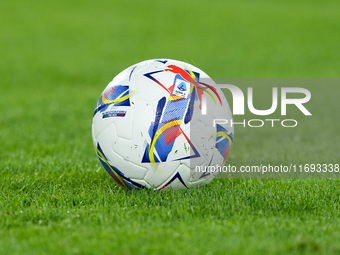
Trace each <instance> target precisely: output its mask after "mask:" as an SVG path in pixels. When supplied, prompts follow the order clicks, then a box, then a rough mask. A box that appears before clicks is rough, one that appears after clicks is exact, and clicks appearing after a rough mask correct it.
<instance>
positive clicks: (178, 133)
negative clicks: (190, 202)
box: [92, 59, 233, 190]
mask: <svg viewBox="0 0 340 255" xmlns="http://www.w3.org/2000/svg"><path fill="white" fill-rule="evenodd" d="M202 100H204V104H205V105H203V104H202ZM202 106H204V107H205V109H206V111H207V114H206V115H204V114H202V112H201V110H202ZM231 118H232V117H231V111H230V108H229V105H228V102H227V100H226V99H225V97H224V95H223V93H222V92H221V90H220V89H218V88H216V84H215V83H214V82H213V80H212V79H210V78H209V76H208V75H207V74H206V73H204V72H203V71H202V70H200V69H198V68H196V67H194V66H192V65H190V64H187V63H184V62H181V61H176V60H171V59H154V60H147V61H143V62H140V63H138V64H135V65H133V66H131V67H129V68H127V69H125V70H124V71H122V72H121V73H119V74H118V75H117V76H116V77H115V78H114V79H113V80H112V81H111V82H110V83H109V84H108V85H107V87H106V88H105V90H104V91H103V93H102V94H101V96H100V97H99V100H98V103H97V105H96V108H95V112H94V116H93V123H92V137H93V143H94V146H95V149H96V152H97V156H98V158H99V160H100V162H101V163H102V165H103V167H104V168H105V170H106V171H107V172H108V173H109V174H110V176H111V177H112V178H113V179H114V180H115V181H116V182H117V183H118V184H120V185H122V186H124V187H128V188H144V187H146V188H152V189H155V190H161V189H164V188H170V187H171V188H173V189H181V188H191V187H194V186H198V185H204V184H207V183H209V182H210V181H211V180H212V179H213V178H214V177H215V176H216V175H217V173H218V171H216V170H217V169H218V168H217V167H216V166H217V165H219V166H223V165H224V163H225V161H226V160H227V157H228V155H229V152H230V149H231V146H232V142H233V128H232V127H230V125H214V119H224V120H225V119H229V120H231ZM229 123H230V121H229ZM215 167H216V168H215ZM211 169H214V170H213V171H211Z"/></svg>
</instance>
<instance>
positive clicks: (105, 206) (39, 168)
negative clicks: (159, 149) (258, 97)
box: [0, 0, 340, 254]
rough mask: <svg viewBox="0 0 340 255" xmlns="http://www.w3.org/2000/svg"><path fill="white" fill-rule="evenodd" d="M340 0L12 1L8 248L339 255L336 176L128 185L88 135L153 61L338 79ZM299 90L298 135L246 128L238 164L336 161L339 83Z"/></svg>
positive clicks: (2, 203) (2, 101)
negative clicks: (116, 94)
mask: <svg viewBox="0 0 340 255" xmlns="http://www.w3.org/2000/svg"><path fill="white" fill-rule="evenodd" d="M339 5H340V3H339V2H338V1H335V0H334V1H323V2H319V1H280V2H275V1H267V0H266V1H265V0H262V1H251V0H243V1H237V2H231V1H208V2H206V1H185V2H181V1H140V2H137V1H135V2H134V1H124V2H122V1H105V0H100V1H58V2H53V3H41V2H39V1H35V0H34V1H24V0H20V1H8V0H5V1H2V2H1V4H0V109H1V115H0V143H1V146H0V254H178V253H182V254H189V253H193V254H338V253H340V245H339V243H338V242H337V240H339V238H340V232H339V229H340V220H339V219H340V217H339V216H340V211H339V205H340V203H339V198H340V183H339V180H337V179H216V180H214V181H213V182H212V183H211V184H209V185H208V186H206V187H203V188H200V189H192V190H182V191H177V192H174V191H168V192H153V191H149V190H142V191H126V190H124V189H122V188H120V187H118V186H117V185H116V184H115V183H114V182H113V180H112V179H111V178H110V177H109V175H108V174H107V173H106V172H105V171H104V170H103V169H102V168H101V167H100V164H99V161H98V159H97V158H96V155H95V151H94V148H93V144H92V140H91V132H90V128H91V121H92V114H93V110H94V107H95V104H96V102H97V99H98V97H99V95H100V93H101V92H102V90H103V89H104V87H105V86H106V84H107V83H108V82H109V81H110V80H111V79H112V78H113V77H114V76H115V75H116V74H117V73H118V72H120V71H121V70H123V69H124V68H126V67H128V66H130V65H132V64H134V63H136V62H139V61H142V60H145V59H151V58H159V57H167V58H173V59H178V60H182V61H187V62H189V63H192V64H195V65H197V66H198V67H199V68H201V69H203V70H204V71H206V72H207V73H208V74H209V75H210V76H212V77H236V78H239V77H251V78H254V77H255V78H256V77H277V78H281V77H314V78H315V77H324V78H326V77H339V70H340V62H339V58H340V51H339V49H338V45H339V41H340V36H339V33H338V28H339V25H340V16H339V15H338V9H339V7H340V6H339ZM319 81H320V80H319ZM332 83H333V84H336V83H338V80H333V81H332ZM300 87H306V88H308V89H310V91H311V93H312V100H311V102H309V103H308V104H307V108H308V109H309V110H310V111H311V112H312V114H313V116H312V117H310V118H309V117H303V116H302V115H301V113H300V112H298V111H294V109H290V112H292V115H291V116H290V117H292V118H293V117H295V118H296V119H299V120H300V119H301V123H300V122H299V126H298V127H296V128H295V129H293V130H291V129H289V130H285V129H283V128H279V127H278V128H275V129H271V128H268V127H264V128H261V129H251V128H237V129H236V132H235V144H234V148H233V151H232V154H231V156H230V159H229V161H228V162H229V163H230V164H233V165H237V166H240V165H242V164H245V163H248V164H250V163H252V164H261V163H263V162H265V163H271V164H290V163H293V164H300V163H301V164H304V163H325V162H326V163H339V161H340V158H339V154H338V151H339V149H340V148H339V147H340V143H339V128H340V122H339V120H338V119H337V118H334V116H339V114H338V113H339V106H338V100H337V97H338V95H339V88H338V87H336V86H332V87H331V86H327V85H324V80H321V81H320V83H318V82H316V83H314V84H309V85H308V86H307V85H306V86H305V85H301V86H300ZM255 89H256V88H254V93H257V92H258V93H261V92H263V93H264V95H267V94H268V91H267V90H266V87H259V88H258V89H259V90H258V91H256V90H255ZM266 93H267V94H266ZM255 103H258V104H256V106H257V105H258V106H259V108H260V107H261V106H264V108H265V107H266V106H267V105H264V102H255ZM273 116H277V115H275V114H274V115H273ZM280 117H281V116H280ZM242 118H243V117H242ZM245 118H248V119H249V118H253V117H251V116H250V115H249V114H248V113H247V115H246V116H245Z"/></svg>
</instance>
